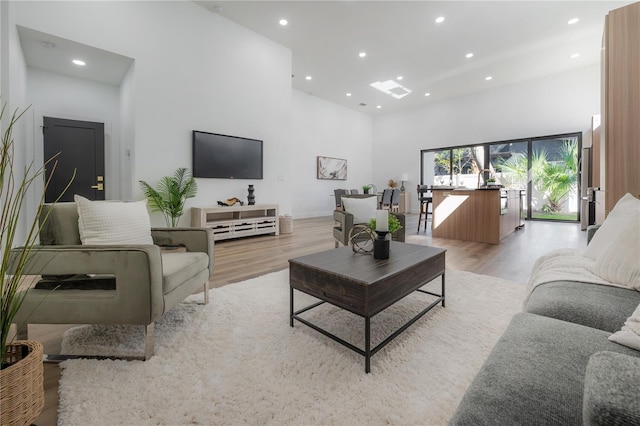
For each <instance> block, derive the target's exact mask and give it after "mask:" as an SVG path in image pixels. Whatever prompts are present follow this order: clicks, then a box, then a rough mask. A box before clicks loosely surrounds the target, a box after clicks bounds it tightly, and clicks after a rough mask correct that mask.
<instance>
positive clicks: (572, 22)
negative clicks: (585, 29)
mask: <svg viewBox="0 0 640 426" xmlns="http://www.w3.org/2000/svg"><path fill="white" fill-rule="evenodd" d="M579 20H580V19H578V18H571V19H569V21H567V24H569V25H573V24H575V23H576V22H578V21H579Z"/></svg>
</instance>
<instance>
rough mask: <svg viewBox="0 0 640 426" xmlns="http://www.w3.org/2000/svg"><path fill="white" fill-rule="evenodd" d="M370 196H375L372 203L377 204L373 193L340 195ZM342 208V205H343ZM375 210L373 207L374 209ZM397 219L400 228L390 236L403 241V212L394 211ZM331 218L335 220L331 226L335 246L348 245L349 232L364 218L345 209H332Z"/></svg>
mask: <svg viewBox="0 0 640 426" xmlns="http://www.w3.org/2000/svg"><path fill="white" fill-rule="evenodd" d="M372 197H375V198H376V203H375V204H374V205H376V206H377V195H375V194H348V195H347V194H345V195H342V199H343V200H344V199H349V198H352V199H370V198H372ZM343 208H344V206H343ZM374 210H375V209H374ZM394 214H395V215H396V217H397V218H398V220H399V221H400V225H402V228H401V229H400V230H399V231H397V232H394V233H393V234H391V238H393V239H394V240H396V241H400V242H404V241H405V216H404V215H403V214H397V213H394ZM333 219H334V220H335V225H334V226H333V237H334V238H335V240H336V241H335V246H336V248H337V247H339V245H340V244H342V245H345V246H346V245H349V233H350V232H351V229H352V228H353V226H354V225H359V224H364V223H365V221H366V220H363V219H358V218H357V217H356V215H354V213H353V212H349V211H348V209H347V210H334V212H333Z"/></svg>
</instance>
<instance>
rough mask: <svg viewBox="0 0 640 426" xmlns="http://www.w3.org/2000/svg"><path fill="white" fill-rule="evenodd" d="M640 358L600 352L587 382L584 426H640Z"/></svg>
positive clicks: (591, 361) (591, 364) (589, 366)
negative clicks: (639, 425) (639, 400)
mask: <svg viewBox="0 0 640 426" xmlns="http://www.w3.org/2000/svg"><path fill="white" fill-rule="evenodd" d="M639 395H640V358H636V357H631V356H627V355H622V354H618V353H614V352H608V351H603V352H598V353H596V354H594V355H592V356H591V358H589V363H588V364H587V372H586V374H585V379H584V399H583V402H582V417H583V419H584V425H586V426H592V425H638V424H640V403H639V402H638V398H639Z"/></svg>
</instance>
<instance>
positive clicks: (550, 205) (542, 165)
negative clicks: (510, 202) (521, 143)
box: [499, 139, 578, 213]
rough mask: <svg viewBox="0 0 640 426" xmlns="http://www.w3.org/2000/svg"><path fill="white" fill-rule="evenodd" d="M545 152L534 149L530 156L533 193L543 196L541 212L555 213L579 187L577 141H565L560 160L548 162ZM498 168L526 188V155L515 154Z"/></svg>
mask: <svg viewBox="0 0 640 426" xmlns="http://www.w3.org/2000/svg"><path fill="white" fill-rule="evenodd" d="M549 157H550V155H549V153H548V152H547V151H546V150H545V149H538V150H534V151H533V154H532V156H531V176H532V183H533V186H534V187H535V189H536V190H538V191H540V192H541V193H542V194H544V205H543V206H542V211H544V212H546V213H557V212H559V211H560V210H561V209H562V204H563V203H564V201H565V199H566V197H567V196H569V195H570V194H571V193H572V192H573V191H575V190H576V189H577V185H578V142H577V141H576V140H574V139H564V140H563V141H562V146H561V148H560V155H559V158H558V159H557V160H555V161H552V160H550V159H549ZM499 167H500V168H501V169H502V171H503V172H505V174H506V179H509V180H511V182H512V183H513V184H516V185H517V186H520V187H521V188H526V185H527V169H528V164H527V156H526V155H525V154H523V153H516V154H514V155H513V156H512V157H511V158H509V159H508V160H502V161H500V162H499Z"/></svg>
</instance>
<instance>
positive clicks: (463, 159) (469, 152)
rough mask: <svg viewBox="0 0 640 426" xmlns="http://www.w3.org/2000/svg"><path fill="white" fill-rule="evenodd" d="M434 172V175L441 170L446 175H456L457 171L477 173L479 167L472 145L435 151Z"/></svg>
mask: <svg viewBox="0 0 640 426" xmlns="http://www.w3.org/2000/svg"><path fill="white" fill-rule="evenodd" d="M433 161H434V163H435V164H434V166H435V170H434V172H435V173H436V175H439V174H441V173H442V172H444V173H446V174H448V175H457V174H458V173H477V171H478V170H479V169H480V167H479V166H478V165H479V164H480V162H479V161H478V158H477V154H476V152H475V150H474V149H473V147H465V148H453V149H451V150H448V149H445V150H442V151H438V152H436V153H435V155H434V158H433Z"/></svg>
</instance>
